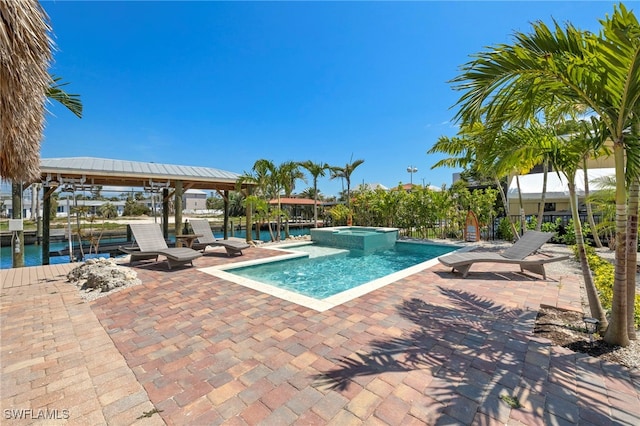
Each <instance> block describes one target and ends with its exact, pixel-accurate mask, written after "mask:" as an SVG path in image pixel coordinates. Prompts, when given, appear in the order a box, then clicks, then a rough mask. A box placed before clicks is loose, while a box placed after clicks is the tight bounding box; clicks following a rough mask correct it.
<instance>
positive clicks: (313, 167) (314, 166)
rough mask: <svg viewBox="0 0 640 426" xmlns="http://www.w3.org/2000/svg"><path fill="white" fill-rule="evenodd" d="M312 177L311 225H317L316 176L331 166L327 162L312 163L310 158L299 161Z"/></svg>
mask: <svg viewBox="0 0 640 426" xmlns="http://www.w3.org/2000/svg"><path fill="white" fill-rule="evenodd" d="M299 164H300V166H302V167H303V168H305V169H306V170H307V171H308V172H309V174H310V175H311V176H312V177H313V227H314V228H317V227H318V178H319V177H320V176H324V175H325V172H326V171H327V170H330V169H331V167H330V166H329V165H328V164H327V163H314V162H313V161H311V160H307V161H303V162H301V163H299Z"/></svg>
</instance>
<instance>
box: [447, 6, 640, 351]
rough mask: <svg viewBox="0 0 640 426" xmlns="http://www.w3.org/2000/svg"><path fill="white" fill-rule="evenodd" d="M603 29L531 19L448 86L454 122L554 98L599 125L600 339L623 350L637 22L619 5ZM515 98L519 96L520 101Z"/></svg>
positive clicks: (521, 115) (523, 109)
mask: <svg viewBox="0 0 640 426" xmlns="http://www.w3.org/2000/svg"><path fill="white" fill-rule="evenodd" d="M601 24H602V31H601V32H600V33H599V34H594V33H588V32H584V31H580V30H578V29H576V28H575V27H574V26H572V25H571V24H567V25H566V27H565V28H564V29H563V28H562V27H561V26H560V25H559V24H558V23H555V22H554V27H553V28H549V27H548V26H547V25H545V24H544V23H542V22H536V23H534V24H533V32H532V33H530V34H524V33H519V32H518V33H516V34H515V35H514V38H515V41H514V43H513V44H511V45H508V44H503V45H498V46H494V47H491V48H489V49H488V50H486V51H484V52H481V53H479V54H477V55H475V59H474V60H472V61H471V62H469V63H467V64H465V65H464V66H463V67H462V72H461V74H460V75H459V76H458V77H456V78H455V79H454V80H453V81H452V82H453V83H454V84H455V88H456V89H458V90H461V91H462V92H463V94H462V96H461V97H460V99H459V100H458V102H457V105H458V106H459V107H460V109H459V111H458V113H457V114H456V118H457V119H460V120H462V121H463V122H466V123H471V122H475V121H478V120H479V119H480V118H483V119H484V120H485V121H486V122H487V123H489V125H493V126H498V125H503V124H504V123H505V122H521V121H522V120H523V119H525V120H526V119H528V118H530V117H532V116H533V115H534V114H535V113H536V111H537V108H539V106H540V105H544V104H548V103H550V102H551V101H550V99H552V98H553V100H554V102H555V103H557V104H559V105H562V104H565V105H569V104H571V105H576V104H579V103H580V104H584V105H586V106H587V108H588V111H587V112H591V113H592V114H593V115H594V116H597V117H599V119H600V120H602V123H603V125H604V127H605V128H606V131H607V134H608V137H609V138H610V139H611V140H612V141H613V155H614V159H615V167H616V262H615V278H614V294H613V306H612V313H611V318H610V322H609V327H608V328H607V331H606V333H605V335H604V339H605V341H607V342H608V343H610V344H617V345H619V346H628V345H629V332H628V329H629V328H630V327H631V325H630V324H629V323H628V318H629V317H630V316H629V315H628V310H629V309H633V305H631V306H629V303H628V293H629V292H635V276H634V277H633V279H632V277H629V276H628V274H627V268H626V264H627V258H628V257H633V256H635V253H629V252H628V251H631V249H633V251H635V250H637V230H636V231H635V232H629V231H630V230H628V229H627V228H626V226H627V200H626V184H625V182H627V181H628V182H631V181H633V180H634V179H637V178H638V174H639V171H640V147H639V146H638V145H637V144H634V143H633V141H634V140H635V138H633V137H628V136H627V135H626V134H625V133H626V131H627V129H629V128H630V126H631V124H632V123H633V122H634V121H637V120H638V116H637V112H638V111H640V73H638V63H639V62H640V25H639V24H638V20H637V19H636V17H635V16H634V15H633V13H631V12H628V11H627V9H626V8H625V6H624V5H623V4H620V5H619V6H617V7H614V13H613V14H612V15H611V16H607V17H606V18H605V19H603V20H601ZM514 94H518V95H520V96H518V98H517V101H518V102H514V101H513V99H514V98H513V95H514ZM636 136H637V135H636ZM625 154H626V160H627V161H626V164H625ZM625 166H626V167H625ZM625 178H626V180H625ZM627 238H629V239H630V241H627ZM628 248H629V249H628Z"/></svg>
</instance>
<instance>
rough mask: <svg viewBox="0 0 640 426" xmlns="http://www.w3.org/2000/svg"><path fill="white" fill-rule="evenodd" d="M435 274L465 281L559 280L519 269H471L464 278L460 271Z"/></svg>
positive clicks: (435, 272)
mask: <svg viewBox="0 0 640 426" xmlns="http://www.w3.org/2000/svg"><path fill="white" fill-rule="evenodd" d="M433 273H434V274H436V275H438V276H439V277H440V278H443V279H447V280H459V281H460V282H464V281H466V280H478V281H496V280H503V281H557V280H556V279H554V278H551V277H549V274H547V279H546V280H543V279H542V277H541V276H540V275H534V274H529V273H527V272H521V271H518V270H513V271H480V270H479V271H475V270H474V271H470V272H469V275H468V276H467V277H466V278H464V277H463V276H462V274H461V273H460V272H451V271H450V270H449V271H433Z"/></svg>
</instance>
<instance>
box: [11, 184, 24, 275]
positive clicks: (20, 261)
mask: <svg viewBox="0 0 640 426" xmlns="http://www.w3.org/2000/svg"><path fill="white" fill-rule="evenodd" d="M11 218H12V219H22V182H20V183H16V182H13V183H12V184H11ZM14 232H15V236H14V235H12V236H11V261H12V262H11V265H12V267H13V268H22V267H24V231H14ZM14 238H17V241H14ZM16 244H19V246H16Z"/></svg>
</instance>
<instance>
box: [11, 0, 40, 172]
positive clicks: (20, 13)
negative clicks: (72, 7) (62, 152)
mask: <svg viewBox="0 0 640 426" xmlns="http://www.w3.org/2000/svg"><path fill="white" fill-rule="evenodd" d="M48 21H49V18H48V17H47V15H46V12H45V11H44V10H43V9H42V7H41V6H40V4H39V3H38V2H37V1H34V0H20V1H11V0H0V176H1V177H2V178H3V179H7V180H10V181H12V182H14V183H17V182H29V183H31V182H34V181H36V180H39V179H40V141H41V139H42V132H43V129H44V115H45V102H46V90H47V87H48V86H49V83H50V81H51V78H50V76H49V73H48V68H49V63H50V61H51V51H52V41H51V38H50V37H49V33H50V30H51V28H50V26H49V24H48Z"/></svg>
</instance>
